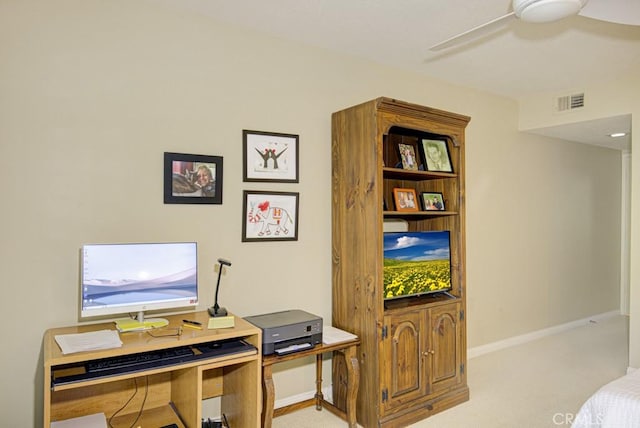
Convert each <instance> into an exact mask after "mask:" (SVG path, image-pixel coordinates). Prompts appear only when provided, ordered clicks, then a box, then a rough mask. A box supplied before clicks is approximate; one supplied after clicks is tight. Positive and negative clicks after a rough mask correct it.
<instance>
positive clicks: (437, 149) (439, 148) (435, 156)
mask: <svg viewBox="0 0 640 428" xmlns="http://www.w3.org/2000/svg"><path fill="white" fill-rule="evenodd" d="M421 148H422V157H423V158H424V163H425V169H426V170H427V171H434V172H451V173H453V165H452V163H451V155H450V154H449V147H448V145H447V141H446V140H431V139H424V138H423V139H422V145H421Z"/></svg>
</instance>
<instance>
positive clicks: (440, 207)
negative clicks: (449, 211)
mask: <svg viewBox="0 0 640 428" xmlns="http://www.w3.org/2000/svg"><path fill="white" fill-rule="evenodd" d="M420 199H421V200H422V209H423V210H424V211H444V199H443V198H442V193H438V192H431V193H429V192H422V193H420Z"/></svg>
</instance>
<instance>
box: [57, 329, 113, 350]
mask: <svg viewBox="0 0 640 428" xmlns="http://www.w3.org/2000/svg"><path fill="white" fill-rule="evenodd" d="M55 339H56V342H58V346H60V349H61V350H62V353H63V354H72V353H74V352H82V351H95V350H98V349H111V348H119V347H121V346H122V341H120V336H118V332H117V331H115V330H98V331H90V332H88V333H77V334H58V335H56V336H55Z"/></svg>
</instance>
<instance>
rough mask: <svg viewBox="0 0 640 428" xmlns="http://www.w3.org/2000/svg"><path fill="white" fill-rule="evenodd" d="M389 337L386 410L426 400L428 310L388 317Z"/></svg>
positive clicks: (384, 394)
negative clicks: (419, 399)
mask: <svg viewBox="0 0 640 428" xmlns="http://www.w3.org/2000/svg"><path fill="white" fill-rule="evenodd" d="M384 319H385V326H386V327H387V331H388V335H387V337H386V338H385V339H384V340H383V345H382V347H383V353H382V357H383V361H382V364H381V366H382V378H383V379H384V382H383V390H382V400H383V406H384V409H385V410H390V409H393V408H394V407H396V406H399V405H401V404H403V403H407V402H409V401H412V400H414V399H416V398H419V397H422V396H423V395H424V394H425V392H426V387H425V380H426V379H425V376H424V370H423V367H424V365H423V360H422V358H421V356H422V352H423V343H424V339H423V336H424V333H423V330H422V326H423V325H424V311H412V312H404V313H401V314H392V315H388V316H385V318H384Z"/></svg>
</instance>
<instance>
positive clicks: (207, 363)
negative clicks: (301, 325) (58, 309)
mask: <svg viewBox="0 0 640 428" xmlns="http://www.w3.org/2000/svg"><path fill="white" fill-rule="evenodd" d="M165 318H167V319H168V320H169V326H168V327H167V328H159V329H157V330H152V331H151V333H153V336H151V335H150V334H149V333H148V332H128V333H120V340H121V341H122V342H123V345H122V347H120V348H113V349H106V350H99V351H87V352H78V353H74V354H68V355H64V354H62V352H61V351H60V348H59V347H58V344H57V343H56V342H55V335H58V334H72V333H84V332H88V331H96V330H102V329H110V330H113V329H115V326H114V324H113V323H103V324H92V325H79V326H73V327H65V328H56V329H51V330H47V332H46V333H45V335H44V424H43V425H44V426H45V427H49V424H50V423H51V421H60V420H65V419H70V418H75V417H78V416H84V415H89V414H93V413H104V414H105V415H106V417H107V418H109V417H111V416H113V415H114V413H117V412H118V410H119V409H120V408H121V407H122V405H123V404H124V403H126V402H127V400H129V399H131V398H133V400H132V401H130V404H129V405H128V406H127V407H126V408H125V409H124V410H123V411H121V412H120V413H118V416H117V417H115V418H114V419H113V424H112V425H113V426H114V427H129V426H131V423H132V421H134V420H135V419H136V416H137V413H138V412H139V411H140V412H142V413H141V414H140V418H139V419H138V421H137V423H136V424H135V425H134V426H138V425H140V426H150V427H159V426H164V425H168V424H169V423H175V424H177V425H178V426H179V427H180V428H182V427H186V428H199V427H200V426H201V420H202V406H201V403H202V400H203V399H206V398H211V397H217V396H221V411H222V412H223V413H224V414H225V415H226V416H227V418H228V419H229V423H230V424H231V426H233V427H234V428H236V427H237V428H256V427H258V426H259V424H260V413H259V412H260V360H261V354H262V330H260V329H259V328H257V327H255V326H254V325H252V324H250V323H248V322H246V321H245V320H244V319H242V318H239V317H236V318H235V327H232V328H225V329H211V330H209V329H207V327H206V326H207V323H208V321H209V314H208V313H207V311H201V312H195V313H189V314H188V315H185V314H182V315H174V316H168V317H165ZM183 318H189V319H192V320H196V321H199V322H201V323H202V325H203V329H202V330H196V329H187V328H185V329H183V331H182V335H180V336H175V335H173V336H171V335H170V334H171V333H174V334H175V332H176V328H177V327H180V326H181V325H182V319H183ZM167 334H169V335H167ZM226 339H243V340H245V341H246V342H248V343H250V344H251V345H253V346H254V347H255V348H256V350H257V352H256V351H255V350H254V351H247V352H245V353H239V354H231V355H221V356H219V357H212V358H206V359H200V360H194V361H187V362H184V363H178V364H176V365H172V366H166V367H151V368H147V369H145V370H143V371H139V372H135V373H123V374H119V375H114V376H109V377H102V378H94V379H88V380H83V381H79V382H74V383H69V384H64V385H55V384H53V383H52V374H54V375H55V373H56V372H58V371H60V370H63V369H65V368H66V367H69V366H71V367H72V369H74V370H77V368H76V367H84V364H85V362H87V361H89V360H95V359H100V358H108V357H117V356H122V355H129V354H135V353H138V352H145V351H153V350H158V349H166V348H171V347H177V346H182V345H197V344H202V343H213V342H218V341H221V340H226Z"/></svg>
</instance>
